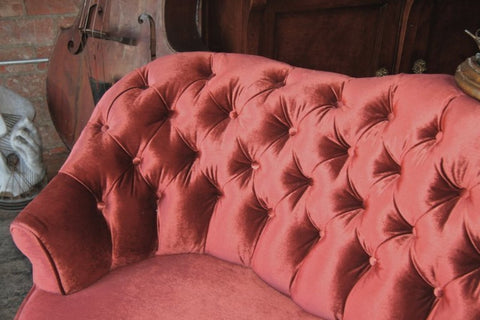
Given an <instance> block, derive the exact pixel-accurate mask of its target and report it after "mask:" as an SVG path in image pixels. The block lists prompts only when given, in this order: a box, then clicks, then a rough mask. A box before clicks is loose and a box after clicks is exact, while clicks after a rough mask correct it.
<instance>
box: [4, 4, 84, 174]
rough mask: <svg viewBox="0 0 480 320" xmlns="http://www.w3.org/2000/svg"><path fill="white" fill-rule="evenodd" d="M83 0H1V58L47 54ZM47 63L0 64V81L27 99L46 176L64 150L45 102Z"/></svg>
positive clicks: (59, 161)
mask: <svg viewBox="0 0 480 320" xmlns="http://www.w3.org/2000/svg"><path fill="white" fill-rule="evenodd" d="M82 2H83V1H82V0H47V1H45V0H0V61H4V60H21V59H35V58H48V57H49V56H50V54H51V52H52V49H53V47H54V45H55V41H56V37H57V33H58V31H59V30H60V28H61V27H68V26H70V25H71V24H72V23H73V21H74V19H75V17H76V15H77V13H78V10H79V7H80V4H81V3H82ZM47 68H48V63H38V64H24V65H9V66H0V85H2V86H5V87H7V88H9V89H11V90H13V91H15V92H17V93H18V94H20V95H22V96H23V97H25V98H27V99H29V100H30V101H31V102H32V103H33V105H34V106H35V109H36V117H35V120H34V123H35V125H36V126H37V128H38V129H39V131H40V134H41V136H42V142H43V150H44V152H43V156H44V161H45V163H46V165H47V170H48V173H49V176H52V175H53V174H54V173H55V172H56V170H58V167H59V166H60V165H61V163H62V162H63V160H64V158H65V155H66V153H67V150H66V148H65V147H64V145H63V143H62V142H61V140H60V138H59V137H58V134H57V132H56V130H55V128H54V126H53V124H52V121H51V118H50V114H49V112H48V107H47V102H46V81H45V80H46V76H47Z"/></svg>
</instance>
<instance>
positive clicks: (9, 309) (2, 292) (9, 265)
mask: <svg viewBox="0 0 480 320" xmlns="http://www.w3.org/2000/svg"><path fill="white" fill-rule="evenodd" d="M16 215H17V212H8V211H0V319H5V320H10V319H13V317H14V316H15V313H16V312H17V309H18V307H19V306H20V303H21V302H22V301H23V298H24V297H25V296H26V295H27V293H28V291H29V290H30V287H31V286H32V272H31V265H30V262H29V261H28V259H27V258H26V257H25V256H24V255H23V254H22V253H21V252H20V251H18V249H17V247H15V244H14V243H13V241H12V238H11V236H10V231H9V226H10V223H11V222H12V220H13V219H14V218H15V216H16Z"/></svg>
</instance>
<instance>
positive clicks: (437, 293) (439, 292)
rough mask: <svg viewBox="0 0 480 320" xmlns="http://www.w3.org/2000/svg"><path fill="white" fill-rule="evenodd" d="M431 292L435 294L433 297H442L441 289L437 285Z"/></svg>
mask: <svg viewBox="0 0 480 320" xmlns="http://www.w3.org/2000/svg"><path fill="white" fill-rule="evenodd" d="M433 294H434V295H435V297H437V298H441V297H443V289H442V288H440V287H437V288H435V289H434V290H433Z"/></svg>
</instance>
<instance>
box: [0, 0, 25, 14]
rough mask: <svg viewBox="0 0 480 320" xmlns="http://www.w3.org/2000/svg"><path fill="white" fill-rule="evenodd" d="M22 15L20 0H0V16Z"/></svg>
mask: <svg viewBox="0 0 480 320" xmlns="http://www.w3.org/2000/svg"><path fill="white" fill-rule="evenodd" d="M21 15H23V4H22V0H2V1H0V18H4V17H18V16H21Z"/></svg>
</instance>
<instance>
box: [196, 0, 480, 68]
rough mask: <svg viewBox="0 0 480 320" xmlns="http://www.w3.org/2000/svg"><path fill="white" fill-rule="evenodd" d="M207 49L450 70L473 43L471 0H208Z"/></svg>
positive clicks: (310, 63) (314, 63) (475, 17)
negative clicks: (469, 33)
mask: <svg viewBox="0 0 480 320" xmlns="http://www.w3.org/2000/svg"><path fill="white" fill-rule="evenodd" d="M206 4H207V8H206V14H207V18H206V19H205V22H206V24H207V25H206V27H205V28H204V37H205V39H206V41H207V43H208V46H209V48H210V49H211V50H217V51H228V52H242V53H251V54H259V55H263V56H266V57H270V58H274V59H277V60H281V61H285V62H288V63H290V64H293V65H296V66H302V67H307V68H314V69H318V70H329V71H335V72H340V73H345V74H349V75H352V76H373V75H385V74H392V73H399V72H406V73H413V72H415V73H422V72H428V73H447V74H453V73H454V72H455V68H456V66H458V65H459V64H460V63H461V62H462V61H463V60H465V59H466V58H467V57H469V56H471V55H472V54H473V52H474V45H473V44H472V42H471V40H469V38H468V37H467V36H466V35H465V33H464V32H463V30H464V29H471V30H476V29H477V28H478V27H480V25H479V23H480V22H479V15H480V14H479V13H480V1H478V0H231V1H223V0H208V1H206Z"/></svg>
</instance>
